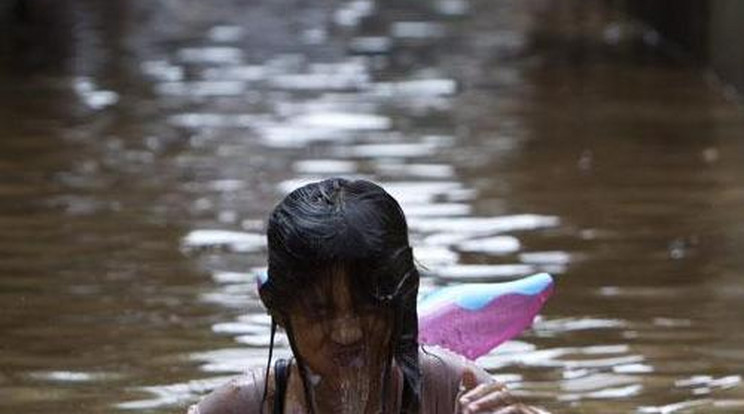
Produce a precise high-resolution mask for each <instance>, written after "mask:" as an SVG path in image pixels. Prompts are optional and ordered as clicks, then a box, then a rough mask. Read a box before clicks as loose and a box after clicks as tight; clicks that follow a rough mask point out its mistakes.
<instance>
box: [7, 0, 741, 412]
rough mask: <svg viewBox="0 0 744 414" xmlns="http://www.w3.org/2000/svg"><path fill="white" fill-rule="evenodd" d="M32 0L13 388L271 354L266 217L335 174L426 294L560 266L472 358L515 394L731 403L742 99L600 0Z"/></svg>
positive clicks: (39, 405)
mask: <svg viewBox="0 0 744 414" xmlns="http://www.w3.org/2000/svg"><path fill="white" fill-rule="evenodd" d="M615 3H617V2H615ZM28 4H29V6H28V7H27V8H26V9H25V10H19V9H16V10H11V9H10V6H7V7H6V6H5V5H3V6H2V8H0V18H2V19H3V23H2V24H3V27H4V29H0V30H3V31H4V33H5V34H4V35H3V40H2V43H0V46H1V47H2V49H1V50H2V51H3V55H2V57H0V338H1V339H0V413H18V412H23V413H29V414H31V413H46V412H50V411H53V412H62V413H82V414H89V413H112V412H114V413H118V412H121V413H127V412H137V413H167V412H181V411H183V410H184V407H185V406H186V405H188V404H189V403H190V402H193V401H195V400H196V399H198V397H199V396H200V395H202V394H204V393H205V392H207V391H208V390H209V389H211V388H213V387H214V386H215V385H216V384H219V383H221V382H222V381H224V380H225V378H229V377H230V376H232V375H236V374H238V373H240V372H242V371H243V370H245V369H248V368H250V367H254V366H257V365H263V364H264V363H265V360H266V357H267V352H266V344H267V342H268V337H267V333H268V325H267V319H266V317H265V315H264V313H263V311H262V308H261V306H260V304H259V302H258V300H257V296H256V293H255V290H254V282H253V274H254V273H255V272H256V271H259V270H260V269H261V268H262V267H263V266H264V265H265V247H264V241H263V229H264V220H265V217H266V215H267V212H268V211H269V209H270V208H271V207H272V206H273V205H274V204H275V203H276V202H277V201H278V200H279V199H280V198H281V197H282V196H283V195H284V194H286V192H287V191H289V190H291V189H292V188H295V187H296V186H297V185H299V184H301V183H303V182H306V181H309V180H313V179H316V178H319V177H328V176H335V175H343V176H357V177H365V178H370V179H373V180H375V181H378V182H380V183H382V184H383V186H384V187H386V188H387V189H388V190H389V191H391V192H392V193H393V194H394V195H395V196H396V197H397V198H398V200H399V201H400V202H401V204H402V205H403V208H404V210H405V211H406V213H407V216H408V219H409V224H410V228H411V232H412V240H413V243H414V251H415V253H416V256H417V258H418V260H419V262H421V263H422V264H423V265H425V266H426V271H425V273H426V275H427V276H426V278H425V279H424V280H423V281H422V290H423V291H426V290H428V289H431V288H432V287H433V286H436V285H441V284H449V283H467V282H471V281H500V280H508V279H512V278H516V277H520V276H523V275H527V274H530V273H534V272H538V271H548V272H551V273H552V274H554V275H556V277H557V290H556V293H555V295H554V296H553V298H552V299H551V301H549V303H548V305H547V307H546V308H545V310H544V312H543V315H542V317H541V319H540V320H539V321H538V322H537V323H536V324H535V326H534V329H532V330H530V331H528V332H526V333H525V334H524V335H522V336H521V337H519V338H518V340H514V341H511V342H508V343H506V344H505V345H503V346H501V347H500V348H498V349H497V350H496V351H495V352H494V353H492V354H490V355H488V356H486V357H483V359H482V360H481V361H480V362H481V363H482V364H483V365H484V366H486V367H487V368H488V369H489V370H491V371H492V372H493V373H494V374H495V375H496V376H497V377H498V378H500V379H502V380H504V381H507V382H508V383H509V385H510V386H511V387H512V388H513V389H514V390H515V391H516V392H518V393H519V394H520V395H521V396H523V397H524V399H525V400H527V401H529V402H531V403H535V404H539V405H542V406H544V407H546V408H548V409H550V410H553V411H554V412H556V413H676V412H697V413H741V412H744V383H743V382H742V375H744V329H743V328H744V312H742V309H743V308H742V303H744V280H743V279H742V275H743V274H744V256H743V255H742V254H741V246H742V245H744V215H742V213H741V211H742V206H743V205H744V107H742V106H741V104H737V103H736V99H735V97H734V96H733V95H732V94H731V93H730V91H729V90H728V89H727V88H725V87H724V86H723V85H721V84H720V83H718V82H717V81H716V80H715V78H714V77H712V76H711V75H710V74H709V73H707V72H706V71H704V70H701V69H699V68H696V67H694V66H693V65H691V64H689V62H688V61H686V59H685V58H684V56H680V55H679V54H678V53H676V52H674V50H673V48H671V49H670V48H667V47H665V46H664V44H663V42H659V39H658V38H657V37H656V36H655V35H654V33H653V32H649V31H646V30H644V29H643V28H641V27H639V26H638V25H636V24H633V23H632V22H629V21H628V20H626V19H624V18H623V16H622V15H621V14H619V13H617V12H615V11H612V10H609V9H605V8H604V6H605V5H607V4H609V2H599V1H596V2H586V1H560V2H559V1H553V2H550V1H531V2H524V1H517V0H514V1H504V0H472V1H464V0H438V1H407V0H404V1H394V2H393V1H387V0H377V1H372V0H356V1H326V2H302V1H289V0H270V1H269V0H266V1H253V2H249V1H239V0H232V1H230V0H220V1H211V2H200V1H196V0H172V1H165V2H147V1H144V0H140V1H128V2H125V1H114V2H94V1H92V0H91V1H60V2H50V1H31V2H28ZM13 16H15V17H13ZM284 352H286V349H285V350H284Z"/></svg>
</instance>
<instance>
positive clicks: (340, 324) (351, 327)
mask: <svg viewBox="0 0 744 414" xmlns="http://www.w3.org/2000/svg"><path fill="white" fill-rule="evenodd" d="M361 339H362V327H361V326H360V325H359V318H357V317H355V316H347V317H342V318H338V319H336V320H335V321H334V322H333V330H332V331H331V340H333V342H335V343H337V344H339V345H351V344H354V343H356V342H359V341H360V340H361Z"/></svg>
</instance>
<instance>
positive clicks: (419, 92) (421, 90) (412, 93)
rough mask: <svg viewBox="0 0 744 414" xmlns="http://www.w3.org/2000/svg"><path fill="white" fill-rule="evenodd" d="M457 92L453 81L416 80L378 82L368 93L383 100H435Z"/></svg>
mask: <svg viewBox="0 0 744 414" xmlns="http://www.w3.org/2000/svg"><path fill="white" fill-rule="evenodd" d="M456 92H457V82H455V81H454V80H453V79H417V80H409V81H399V82H378V83H375V84H373V85H372V87H371V89H370V90H369V93H370V94H372V95H375V96H379V97H384V98H436V97H440V96H452V95H454V94H455V93H456Z"/></svg>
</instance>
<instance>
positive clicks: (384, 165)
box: [375, 160, 455, 179]
mask: <svg viewBox="0 0 744 414" xmlns="http://www.w3.org/2000/svg"><path fill="white" fill-rule="evenodd" d="M375 169H376V170H377V173H378V174H383V175H391V176H397V177H406V178H409V179H410V178H439V179H444V178H452V177H454V175H455V169H454V167H452V166H451V165H449V164H411V163H404V162H400V161H398V162H393V161H391V160H386V161H381V162H378V163H376V165H375Z"/></svg>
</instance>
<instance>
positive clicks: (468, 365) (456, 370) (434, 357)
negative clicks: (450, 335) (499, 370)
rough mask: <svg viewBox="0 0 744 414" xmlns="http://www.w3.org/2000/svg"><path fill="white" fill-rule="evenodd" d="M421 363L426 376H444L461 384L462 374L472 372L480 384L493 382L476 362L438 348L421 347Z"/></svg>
mask: <svg viewBox="0 0 744 414" xmlns="http://www.w3.org/2000/svg"><path fill="white" fill-rule="evenodd" d="M419 363H420V366H421V371H422V373H423V374H424V375H427V374H430V375H436V376H444V377H447V378H451V379H452V381H454V382H457V383H459V382H460V379H461V378H462V374H463V373H464V372H465V371H471V372H472V373H473V374H475V377H476V379H477V380H478V382H479V383H482V382H491V381H493V377H491V375H490V374H489V373H487V372H486V371H485V370H484V369H483V368H481V367H480V366H478V365H477V364H476V363H475V362H473V361H471V360H469V359H467V358H465V357H464V356H462V355H460V354H456V353H454V352H452V351H449V350H447V349H444V348H440V347H438V346H428V345H427V346H422V347H420V348H419Z"/></svg>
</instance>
